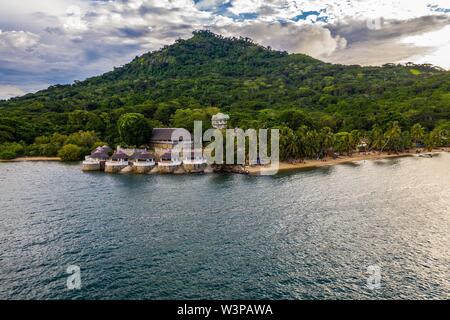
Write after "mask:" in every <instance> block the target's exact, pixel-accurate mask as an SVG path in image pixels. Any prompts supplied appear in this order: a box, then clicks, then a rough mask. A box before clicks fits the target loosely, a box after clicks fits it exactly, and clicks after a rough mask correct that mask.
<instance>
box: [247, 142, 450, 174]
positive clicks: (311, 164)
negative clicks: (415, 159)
mask: <svg viewBox="0 0 450 320" xmlns="http://www.w3.org/2000/svg"><path fill="white" fill-rule="evenodd" d="M440 152H450V148H439V149H434V150H433V151H430V152H427V151H425V152H421V153H416V150H414V149H412V150H410V151H409V152H400V153H387V152H383V153H380V152H376V151H373V152H368V153H361V154H360V153H354V154H353V155H352V156H340V157H338V158H336V159H333V158H330V157H327V158H325V159H322V160H305V161H304V162H302V163H287V162H281V163H280V166H279V170H278V172H286V171H291V170H301V169H309V168H319V167H325V166H332V165H337V164H342V163H349V162H356V161H364V160H381V159H388V158H397V157H407V156H415V155H418V154H426V153H440ZM245 169H246V170H247V171H248V173H249V174H252V175H259V174H261V172H263V171H264V170H266V167H258V166H255V167H250V166H247V167H246V168H245Z"/></svg>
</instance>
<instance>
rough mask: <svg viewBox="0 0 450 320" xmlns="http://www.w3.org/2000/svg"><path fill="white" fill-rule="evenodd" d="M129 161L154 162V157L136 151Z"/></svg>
mask: <svg viewBox="0 0 450 320" xmlns="http://www.w3.org/2000/svg"><path fill="white" fill-rule="evenodd" d="M130 159H132V160H137V161H147V160H155V155H154V154H153V153H151V152H148V151H147V150H137V151H136V152H135V153H134V154H133V155H132V156H131V157H130Z"/></svg>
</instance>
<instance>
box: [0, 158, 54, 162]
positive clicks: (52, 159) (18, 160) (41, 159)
mask: <svg viewBox="0 0 450 320" xmlns="http://www.w3.org/2000/svg"><path fill="white" fill-rule="evenodd" d="M24 161H61V158H59V157H19V158H15V159H11V160H0V162H24Z"/></svg>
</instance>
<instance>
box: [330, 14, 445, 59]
mask: <svg viewBox="0 0 450 320" xmlns="http://www.w3.org/2000/svg"><path fill="white" fill-rule="evenodd" d="M449 24H450V19H449V17H447V16H424V17H419V18H414V19H409V20H404V21H399V20H387V21H384V22H382V23H381V24H380V28H379V29H375V30H371V29H369V28H367V25H366V24H365V22H363V21H357V20H356V21H348V22H347V23H346V24H343V25H336V26H330V30H331V31H332V33H333V34H340V35H341V36H342V37H344V38H345V39H346V40H347V42H348V45H347V47H346V48H345V49H343V50H339V51H335V52H334V53H333V54H332V55H330V56H329V57H326V58H325V60H326V61H329V62H333V63H342V64H360V65H382V64H385V63H390V62H405V61H417V62H424V61H423V59H422V60H421V59H420V57H422V56H425V55H428V54H430V53H432V52H433V51H435V50H437V49H439V42H438V41H434V42H427V43H424V42H422V43H414V41H409V42H408V41H404V39H406V38H408V37H411V36H415V35H422V37H425V38H427V37H428V35H429V34H430V33H432V32H434V31H436V30H439V29H442V28H444V27H446V26H448V25H449ZM434 61H435V62H437V60H436V59H435V60H434ZM437 65H441V66H446V65H447V63H445V59H444V60H442V61H440V62H439V63H437Z"/></svg>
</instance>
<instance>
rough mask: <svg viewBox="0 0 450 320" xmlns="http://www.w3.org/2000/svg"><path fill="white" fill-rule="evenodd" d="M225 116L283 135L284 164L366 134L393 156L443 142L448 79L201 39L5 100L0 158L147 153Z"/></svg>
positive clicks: (0, 110) (435, 72) (426, 68)
mask: <svg viewBox="0 0 450 320" xmlns="http://www.w3.org/2000/svg"><path fill="white" fill-rule="evenodd" d="M218 110H221V111H222V112H225V113H228V114H229V115H230V117H231V121H230V122H231V124H230V125H231V126H232V127H241V128H244V129H245V128H267V127H279V128H280V129H281V131H282V146H283V148H282V156H283V158H284V159H289V158H298V157H316V156H321V155H323V154H324V153H325V152H326V151H327V150H329V149H330V148H334V149H335V150H336V151H339V152H351V151H352V150H354V149H355V147H356V146H357V145H358V144H359V142H360V141H361V139H362V138H365V139H366V140H367V141H368V143H369V145H370V147H371V148H374V149H384V150H393V151H398V150H401V149H405V148H409V147H411V146H412V145H417V144H418V145H427V146H429V147H434V146H442V145H448V143H449V130H450V72H448V71H444V70H441V69H438V68H435V67H432V66H430V65H412V64H407V65H393V64H389V65H385V66H383V67H360V66H344V65H333V64H328V63H324V62H321V61H319V60H316V59H313V58H311V57H308V56H306V55H302V54H288V53H286V52H279V51H274V50H271V49H270V48H265V47H262V46H259V45H257V44H255V43H253V42H252V41H251V40H250V39H247V38H239V39H237V38H223V37H221V36H218V35H215V34H212V33H211V32H208V31H197V32H194V36H193V37H192V38H191V39H188V40H178V41H177V42H176V43H175V44H173V45H171V46H166V47H164V48H162V49H161V50H159V51H155V52H151V53H147V54H144V55H142V56H140V57H136V58H135V59H134V60H133V61H132V62H130V63H129V64H127V65H125V66H123V67H120V68H115V69H114V71H111V72H108V73H106V74H103V75H101V76H98V77H93V78H90V79H87V80H85V81H82V82H80V81H76V82H75V83H74V84H72V85H56V86H52V87H50V88H48V89H47V90H43V91H40V92H38V93H36V94H28V95H25V96H23V97H19V98H14V99H10V100H8V101H0V158H11V157H14V156H17V155H46V156H54V155H57V154H58V153H59V154H60V155H63V156H64V157H65V158H66V159H74V158H77V156H76V155H77V154H79V156H78V157H81V156H82V155H83V154H84V153H86V152H87V151H88V150H89V149H91V148H92V147H93V146H94V145H96V144H98V143H103V141H105V142H106V143H109V144H110V145H112V146H114V145H116V144H118V143H125V144H128V145H132V144H136V145H140V144H143V143H144V141H146V139H148V133H149V130H150V129H151V128H154V127H164V126H176V127H186V128H188V129H192V125H193V120H204V127H205V128H207V127H208V126H209V119H210V116H211V115H212V114H213V113H215V112H217V111H218ZM127 114H131V115H127ZM136 114H140V115H136ZM133 124H135V125H136V126H135V127H134V125H133ZM133 128H134V129H133ZM130 133H131V134H130ZM83 135H84V136H89V137H90V139H87V137H83V138H80V136H83ZM83 139H85V140H89V141H83ZM67 145H70V146H67ZM64 146H66V147H64ZM63 147H64V149H63V150H62V148H63ZM75 147H78V148H75Z"/></svg>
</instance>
